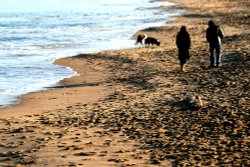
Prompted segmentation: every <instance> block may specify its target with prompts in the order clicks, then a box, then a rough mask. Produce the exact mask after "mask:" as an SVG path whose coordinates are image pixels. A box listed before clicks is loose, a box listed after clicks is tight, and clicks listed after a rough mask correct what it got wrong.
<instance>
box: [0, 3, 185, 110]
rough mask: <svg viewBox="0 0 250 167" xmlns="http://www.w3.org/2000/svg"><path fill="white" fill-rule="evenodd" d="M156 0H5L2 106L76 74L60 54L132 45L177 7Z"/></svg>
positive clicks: (0, 12) (1, 13)
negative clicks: (168, 7)
mask: <svg viewBox="0 0 250 167" xmlns="http://www.w3.org/2000/svg"><path fill="white" fill-rule="evenodd" d="M162 5H164V6H166V5H173V3H169V2H164V1H155V0H154V1H152V0H0V107H1V108H3V107H8V106H11V105H14V104H17V103H19V100H18V97H19V96H21V95H23V94H27V93H31V92H36V91H41V90H46V89H47V88H46V87H50V86H53V85H55V84H57V83H58V82H59V81H60V80H61V79H63V78H67V77H71V76H74V75H77V73H76V72H75V71H73V70H72V69H70V68H69V67H64V66H57V65H54V64H53V61H54V60H55V59H58V58H63V57H69V56H74V55H77V54H84V53H91V52H98V51H105V50H118V49H128V48H133V47H135V46H134V42H135V41H134V39H132V38H131V37H132V35H133V34H134V33H135V32H136V31H138V30H141V29H145V28H148V27H154V26H161V25H164V24H166V22H167V21H169V20H171V19H173V18H172V17H171V16H174V15H178V14H179V12H180V11H178V10H171V11H165V10H156V9H155V8H154V7H158V6H162Z"/></svg>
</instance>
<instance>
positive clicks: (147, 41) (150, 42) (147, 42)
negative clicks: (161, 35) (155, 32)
mask: <svg viewBox="0 0 250 167" xmlns="http://www.w3.org/2000/svg"><path fill="white" fill-rule="evenodd" d="M160 44H161V42H160V41H159V40H158V39H155V38H153V37H147V38H146V39H145V41H144V45H145V46H146V47H149V46H151V45H157V46H160Z"/></svg>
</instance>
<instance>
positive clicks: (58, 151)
mask: <svg viewBox="0 0 250 167" xmlns="http://www.w3.org/2000/svg"><path fill="white" fill-rule="evenodd" d="M174 1H175V2H178V3H180V4H177V5H176V6H172V7H163V6H162V7H161V8H162V9H164V8H166V9H184V10H185V13H183V14H182V15H181V16H177V17H176V19H175V20H173V21H171V22H170V23H168V24H166V26H162V27H152V28H148V29H145V30H142V31H140V32H138V33H146V34H148V36H153V37H156V38H158V39H160V40H161V44H162V45H161V46H160V47H150V48H135V49H128V50H118V51H105V52H99V53H92V54H83V55H78V56H75V57H70V58H64V59H59V60H57V61H56V62H55V63H56V64H58V65H64V66H69V67H71V68H73V69H74V70H75V71H77V72H78V73H79V76H75V77H72V78H67V79H64V80H62V81H61V83H60V86H58V87H57V88H56V89H53V90H49V91H44V92H37V93H31V94H28V95H25V96H22V103H21V104H20V105H18V106H15V107H11V108H8V109H5V110H2V111H1V114H2V115H1V119H0V132H1V133H0V165H1V166H18V165H19V166H102V167H105V166H120V167H123V166H136V167H137V166H139V167H150V166H247V165H248V164H250V159H249V111H250V96H249V85H250V84H249V73H250V61H249V60H250V58H249V48H250V42H249V39H250V29H249V20H250V19H249V12H248V9H249V5H250V3H249V2H248V1H247V0H238V1H236V0H227V1H226V0H206V1H205V0H184V1H181V0H174ZM210 19H213V20H214V21H215V22H216V23H218V24H219V25H220V26H221V28H222V29H223V31H224V34H225V39H224V41H223V45H222V62H223V65H222V67H218V68H208V65H209V51H208V45H207V43H206V40H205V30H206V28H207V22H208V21H209V20H210ZM182 25H186V27H187V30H188V32H189V33H190V35H191V40H192V44H191V45H192V46H191V51H190V52H191V60H190V62H189V63H188V65H187V68H186V72H185V73H183V72H180V67H179V62H178V59H177V49H176V46H175V36H176V34H177V32H178V31H179V28H180V27H181V26H182ZM135 35H136V34H135ZM193 96H199V97H201V99H202V102H203V103H204V106H203V107H201V108H198V107H192V106H190V105H189V104H187V102H186V100H185V99H186V98H189V97H193Z"/></svg>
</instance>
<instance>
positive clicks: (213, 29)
mask: <svg viewBox="0 0 250 167" xmlns="http://www.w3.org/2000/svg"><path fill="white" fill-rule="evenodd" d="M223 36H224V35H223V32H222V30H221V29H220V27H219V26H217V25H215V24H214V22H213V21H212V20H210V21H209V22H208V28H207V31H206V39H207V42H208V43H209V50H210V66H209V67H214V66H215V65H216V66H217V67H218V66H221V55H220V51H221V40H222V39H223ZM214 51H215V52H216V60H214V59H215V58H214Z"/></svg>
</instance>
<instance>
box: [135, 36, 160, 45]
mask: <svg viewBox="0 0 250 167" xmlns="http://www.w3.org/2000/svg"><path fill="white" fill-rule="evenodd" d="M139 44H140V45H141V46H144V47H149V46H152V45H157V46H160V41H159V40H158V39H155V38H153V37H148V36H147V34H143V35H140V34H139V35H138V36H137V39H136V42H135V45H139Z"/></svg>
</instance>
